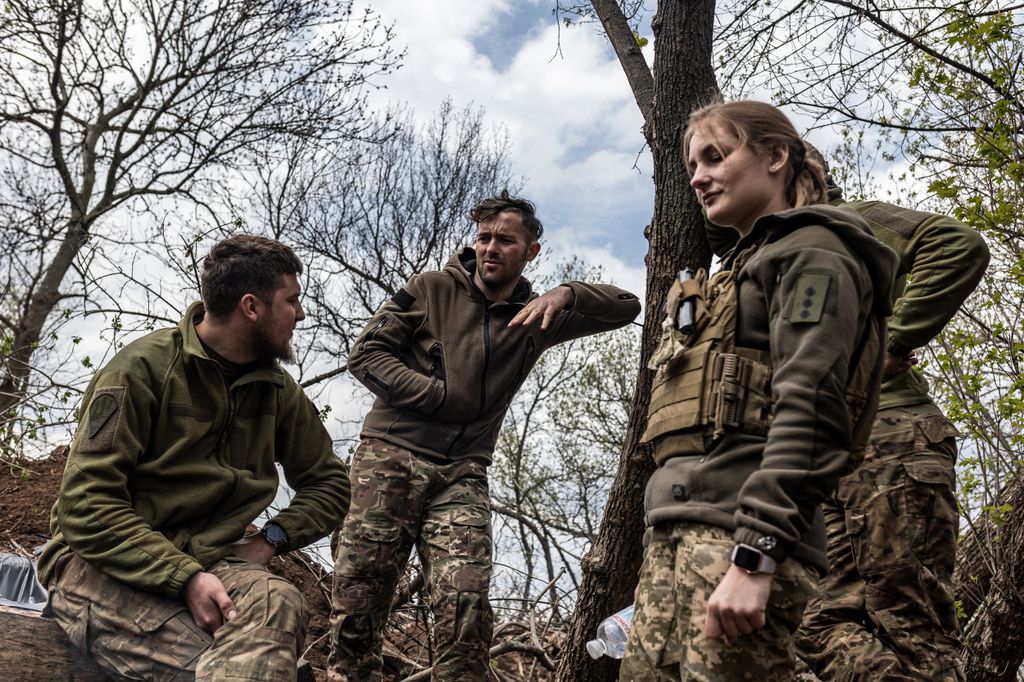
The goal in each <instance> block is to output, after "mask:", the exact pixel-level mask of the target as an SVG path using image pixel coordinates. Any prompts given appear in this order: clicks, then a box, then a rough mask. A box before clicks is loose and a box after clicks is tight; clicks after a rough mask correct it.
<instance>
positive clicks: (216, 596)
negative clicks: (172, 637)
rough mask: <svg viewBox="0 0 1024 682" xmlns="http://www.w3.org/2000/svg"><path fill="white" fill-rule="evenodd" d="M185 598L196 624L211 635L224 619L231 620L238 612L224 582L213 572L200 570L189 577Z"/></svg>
mask: <svg viewBox="0 0 1024 682" xmlns="http://www.w3.org/2000/svg"><path fill="white" fill-rule="evenodd" d="M184 599H185V605H186V606H187V607H188V610H189V611H190V612H191V613H192V619H193V620H194V621H195V622H196V625H198V626H199V628H200V629H201V630H204V631H206V632H208V633H210V634H211V635H212V634H213V633H214V632H215V631H216V630H217V628H219V627H220V626H221V625H223V624H224V621H228V620H231V619H232V618H234V617H235V616H236V615H237V613H238V612H237V611H236V610H235V603H234V602H233V601H231V597H229V596H228V592H227V590H225V589H224V583H222V582H221V581H220V578H218V577H217V576H215V575H214V574H212V573H204V572H202V571H200V572H199V573H196V574H195V575H193V576H192V577H191V578H189V580H188V582H187V583H185V592H184Z"/></svg>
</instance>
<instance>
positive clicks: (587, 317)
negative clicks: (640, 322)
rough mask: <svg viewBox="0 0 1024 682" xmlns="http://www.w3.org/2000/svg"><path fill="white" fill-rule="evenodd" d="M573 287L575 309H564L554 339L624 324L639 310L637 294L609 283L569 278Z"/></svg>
mask: <svg viewBox="0 0 1024 682" xmlns="http://www.w3.org/2000/svg"><path fill="white" fill-rule="evenodd" d="M563 286H567V287H569V288H570V289H572V292H573V295H574V302H573V305H572V310H570V311H567V312H565V313H563V315H562V317H561V319H560V320H559V323H558V325H557V326H556V328H555V339H556V340H555V343H560V342H562V341H567V340H569V339H574V338H579V337H582V336H588V335H590V334H599V333H601V332H606V331H611V330H613V329H618V328H619V327H623V326H625V325H627V324H629V323H630V322H632V321H633V320H634V319H636V316H637V315H639V314H640V301H639V299H637V297H636V295H635V294H632V293H630V292H628V291H626V290H625V289H620V288H619V287H616V286H612V285H610V284H589V283H586V282H567V283H565V284H564V285H563Z"/></svg>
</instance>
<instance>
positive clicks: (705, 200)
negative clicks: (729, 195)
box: [700, 191, 721, 208]
mask: <svg viewBox="0 0 1024 682" xmlns="http://www.w3.org/2000/svg"><path fill="white" fill-rule="evenodd" d="M719 194H721V192H717V191H716V192H708V193H707V194H704V195H702V196H701V198H700V201H701V203H702V204H704V208H707V207H708V206H709V205H710V204H711V202H712V201H714V200H715V199H716V198H718V195H719Z"/></svg>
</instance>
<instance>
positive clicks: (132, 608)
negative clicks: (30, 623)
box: [49, 554, 307, 682]
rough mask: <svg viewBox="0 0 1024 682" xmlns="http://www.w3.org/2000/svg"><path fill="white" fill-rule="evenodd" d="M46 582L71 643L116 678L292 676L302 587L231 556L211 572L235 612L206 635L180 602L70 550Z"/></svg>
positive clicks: (302, 612)
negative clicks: (110, 572)
mask: <svg viewBox="0 0 1024 682" xmlns="http://www.w3.org/2000/svg"><path fill="white" fill-rule="evenodd" d="M60 561H61V563H60V564H59V565H58V566H57V570H56V573H55V575H54V577H53V579H52V580H51V581H50V585H49V590H50V602H49V611H50V612H51V615H52V616H53V618H54V619H55V620H56V621H57V623H58V624H59V625H60V626H61V628H62V629H63V630H64V632H66V633H67V635H68V638H69V639H70V640H71V642H72V643H73V644H74V645H75V646H77V647H79V648H81V649H82V650H83V651H85V652H86V653H87V654H89V656H90V657H91V658H92V659H93V660H95V661H96V662H97V663H98V664H99V666H100V667H101V668H103V670H104V671H105V672H106V673H107V674H108V675H110V676H111V677H113V678H114V679H116V680H174V681H175V682H179V681H180V682H185V681H187V680H193V679H195V680H205V681H212V680H225V679H231V680H261V681H267V682H293V681H294V680H295V676H296V660H297V658H298V655H299V647H300V646H302V642H303V639H304V638H305V633H306V620H307V609H306V603H305V600H304V599H303V598H302V594H301V593H300V592H299V590H298V589H297V588H296V587H295V586H294V585H292V584H291V583H290V582H288V581H287V580H285V579H284V578H280V577H278V576H276V575H274V574H273V573H271V572H269V571H268V570H267V569H266V568H265V567H263V566H260V565H259V564H253V563H249V562H247V561H243V560H241V559H238V558H235V557H232V558H229V559H225V560H223V561H219V562H217V563H216V564H215V565H214V566H213V568H211V569H210V573H213V574H214V575H216V576H217V577H218V578H220V581H221V582H222V583H224V587H225V588H226V589H227V591H228V595H229V596H230V597H231V600H232V601H233V602H234V603H235V607H236V609H237V611H238V615H237V616H235V618H233V619H232V620H230V621H227V622H225V623H224V624H223V625H222V626H220V627H219V628H218V629H217V630H216V632H214V634H213V635H212V636H211V635H209V634H207V633H206V632H204V631H202V630H200V629H199V626H197V625H196V623H195V621H194V620H193V619H192V614H191V613H190V612H189V610H188V607H186V606H185V603H184V602H182V601H179V600H175V599H166V598H164V597H161V596H158V595H154V594H150V593H148V592H142V591H140V590H136V589H134V588H132V587H129V586H128V585H125V584H124V583H122V582H119V581H117V580H114V579H113V578H109V577H107V576H106V575H105V574H103V573H102V572H100V571H99V570H97V569H96V568H93V567H92V566H91V565H89V564H88V563H86V562H85V561H83V560H82V559H80V558H79V557H78V556H76V555H74V554H69V555H68V556H67V557H66V558H63V559H61V560H60Z"/></svg>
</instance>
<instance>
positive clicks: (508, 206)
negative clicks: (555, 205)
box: [469, 189, 544, 241]
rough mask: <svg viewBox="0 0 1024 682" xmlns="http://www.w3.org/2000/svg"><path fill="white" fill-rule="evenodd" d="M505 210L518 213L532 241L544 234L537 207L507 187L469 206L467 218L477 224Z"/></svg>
mask: <svg viewBox="0 0 1024 682" xmlns="http://www.w3.org/2000/svg"><path fill="white" fill-rule="evenodd" d="M505 211H511V212H513V213H518V214H519V217H520V218H522V220H523V227H525V228H526V231H527V232H529V233H530V236H532V237H533V241H538V240H539V239H540V236H541V235H542V234H544V225H543V224H541V222H540V220H538V219H537V207H536V206H534V205H533V202H532V201H528V200H526V199H523V198H521V197H515V196H512V195H511V194H509V193H508V190H507V189H503V190H501V194H499V195H497V196H493V197H489V198H487V199H484V200H483V201H481V202H480V203H479V204H477V205H476V206H474V207H473V208H471V209H470V210H469V219H470V220H472V221H473V222H474V223H477V224H479V223H482V222H485V221H487V220H490V219H491V218H493V217H494V216H496V215H498V214H499V213H504V212H505Z"/></svg>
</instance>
